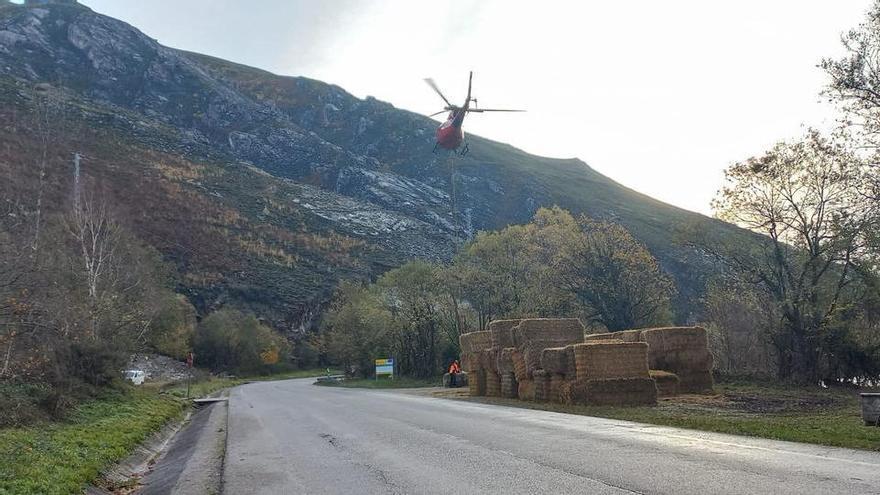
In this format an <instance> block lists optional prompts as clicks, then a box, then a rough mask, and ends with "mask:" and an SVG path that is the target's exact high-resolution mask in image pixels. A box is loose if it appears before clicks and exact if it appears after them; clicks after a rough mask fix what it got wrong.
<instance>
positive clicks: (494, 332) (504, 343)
mask: <svg viewBox="0 0 880 495" xmlns="http://www.w3.org/2000/svg"><path fill="white" fill-rule="evenodd" d="M521 321H522V320H495V321H492V322H491V323H489V327H488V328H489V330H488V331H489V332H490V335H491V339H490V347H491V348H492V349H504V348H505V347H516V343H515V342H514V340H513V329H514V328H515V327H516V326H517V325H519V322H521Z"/></svg>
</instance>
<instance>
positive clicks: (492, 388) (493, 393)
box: [486, 372, 501, 397]
mask: <svg viewBox="0 0 880 495" xmlns="http://www.w3.org/2000/svg"><path fill="white" fill-rule="evenodd" d="M486 396H487V397H501V375H499V374H498V373H493V372H486Z"/></svg>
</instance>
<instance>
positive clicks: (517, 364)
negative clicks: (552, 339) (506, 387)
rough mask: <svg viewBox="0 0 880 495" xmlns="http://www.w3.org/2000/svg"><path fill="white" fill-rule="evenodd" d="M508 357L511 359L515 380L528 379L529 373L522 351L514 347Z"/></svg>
mask: <svg viewBox="0 0 880 495" xmlns="http://www.w3.org/2000/svg"><path fill="white" fill-rule="evenodd" d="M510 358H511V359H512V360H513V374H514V375H515V376H516V380H517V381H522V380H528V379H529V375H528V371H527V368H526V361H525V359H524V358H523V353H522V351H520V350H519V349H516V348H514V349H513V352H511V353H510Z"/></svg>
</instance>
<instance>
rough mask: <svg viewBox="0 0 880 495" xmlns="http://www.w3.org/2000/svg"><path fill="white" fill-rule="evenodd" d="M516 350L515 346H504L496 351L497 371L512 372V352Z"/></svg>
mask: <svg viewBox="0 0 880 495" xmlns="http://www.w3.org/2000/svg"><path fill="white" fill-rule="evenodd" d="M515 352H517V351H516V347H505V348H504V349H501V352H499V353H498V363H497V364H496V369H497V370H498V372H499V373H513V371H514V369H513V354H514V353H515Z"/></svg>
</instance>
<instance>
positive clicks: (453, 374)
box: [449, 359, 461, 387]
mask: <svg viewBox="0 0 880 495" xmlns="http://www.w3.org/2000/svg"><path fill="white" fill-rule="evenodd" d="M459 373H461V366H460V365H459V364H458V359H456V360H454V361H452V364H450V365H449V386H450V387H457V386H458V374H459Z"/></svg>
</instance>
